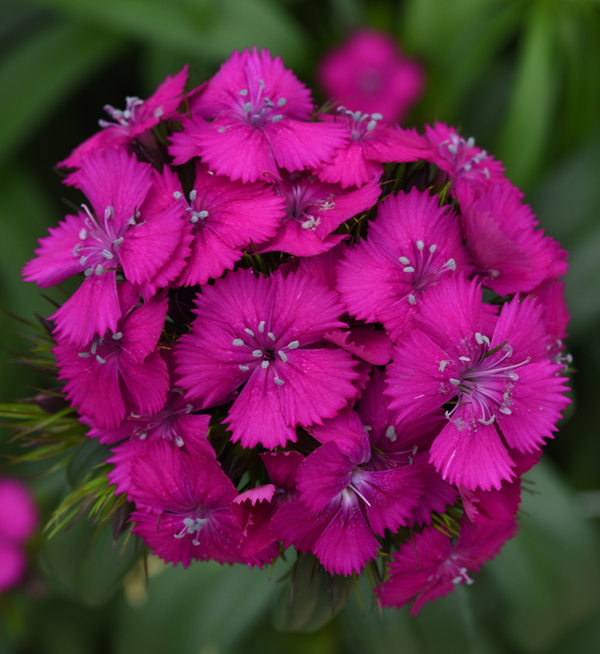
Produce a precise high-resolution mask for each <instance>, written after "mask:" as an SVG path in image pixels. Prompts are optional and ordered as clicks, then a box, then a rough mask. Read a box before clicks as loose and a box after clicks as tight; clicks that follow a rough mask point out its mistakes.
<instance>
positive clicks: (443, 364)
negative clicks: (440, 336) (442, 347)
mask: <svg viewBox="0 0 600 654" xmlns="http://www.w3.org/2000/svg"><path fill="white" fill-rule="evenodd" d="M449 363H450V361H440V367H439V368H438V370H439V371H440V372H444V369H445V368H446V366H447V365H448V364H449Z"/></svg>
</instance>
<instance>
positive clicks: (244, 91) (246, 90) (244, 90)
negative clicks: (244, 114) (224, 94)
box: [240, 89, 248, 97]
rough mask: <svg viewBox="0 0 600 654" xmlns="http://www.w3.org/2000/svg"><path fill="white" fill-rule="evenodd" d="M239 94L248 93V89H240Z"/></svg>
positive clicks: (245, 94)
mask: <svg viewBox="0 0 600 654" xmlns="http://www.w3.org/2000/svg"><path fill="white" fill-rule="evenodd" d="M240 95H243V96H244V97H245V96H247V95H248V89H242V90H241V91H240Z"/></svg>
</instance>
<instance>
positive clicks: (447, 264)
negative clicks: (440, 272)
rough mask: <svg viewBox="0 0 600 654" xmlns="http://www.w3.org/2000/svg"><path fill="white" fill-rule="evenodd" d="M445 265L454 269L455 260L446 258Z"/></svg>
mask: <svg viewBox="0 0 600 654" xmlns="http://www.w3.org/2000/svg"><path fill="white" fill-rule="evenodd" d="M445 265H446V266H447V267H448V268H450V270H456V261H454V259H448V261H446V263H445Z"/></svg>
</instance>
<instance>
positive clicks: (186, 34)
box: [40, 0, 307, 65]
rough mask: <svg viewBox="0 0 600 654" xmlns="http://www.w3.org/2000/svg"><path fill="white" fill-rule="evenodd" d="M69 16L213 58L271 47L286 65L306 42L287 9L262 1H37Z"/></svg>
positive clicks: (300, 51)
mask: <svg viewBox="0 0 600 654" xmlns="http://www.w3.org/2000/svg"><path fill="white" fill-rule="evenodd" d="M40 2H42V3H43V4H45V5H47V6H49V7H53V8H55V9H61V10H63V11H65V12H67V13H69V14H70V15H72V16H77V17H79V18H83V19H85V20H90V21H94V22H97V23H100V24H102V25H104V26H105V27H108V28H110V29H114V30H118V31H119V32H120V33H123V34H128V35H133V36H136V37H138V38H141V39H143V40H145V41H148V42H153V43H155V44H162V45H164V46H167V47H169V48H172V49H174V50H177V51H182V52H186V53H187V54H188V55H189V56H191V57H202V58H209V59H211V60H212V61H214V62H215V63H217V62H220V61H221V60H223V59H226V58H228V57H229V55H230V54H231V52H232V51H233V50H235V49H243V48H245V47H249V46H252V45H257V46H258V47H259V48H261V47H266V48H270V49H271V50H272V51H273V52H274V53H277V54H280V55H282V56H283V57H284V58H285V60H286V63H287V65H292V64H294V63H296V62H297V61H298V60H299V59H300V58H302V56H303V52H304V51H305V50H306V45H307V44H306V42H305V39H304V38H303V37H302V34H301V32H300V29H299V27H298V25H297V24H296V23H295V21H294V20H293V19H292V18H291V17H290V16H289V14H287V13H286V11H285V10H284V9H283V8H282V7H280V6H277V5H276V4H274V3H272V2H267V1H265V0H221V1H220V2H219V3H216V2H211V0H178V2H175V3H165V2H163V0H103V1H102V2H97V1H96V0H40Z"/></svg>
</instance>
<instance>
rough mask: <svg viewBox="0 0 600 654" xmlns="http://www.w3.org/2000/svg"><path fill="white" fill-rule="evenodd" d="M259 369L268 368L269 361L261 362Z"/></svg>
mask: <svg viewBox="0 0 600 654" xmlns="http://www.w3.org/2000/svg"><path fill="white" fill-rule="evenodd" d="M260 367H261V368H268V367H269V360H268V359H265V360H264V361H261V363H260Z"/></svg>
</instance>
